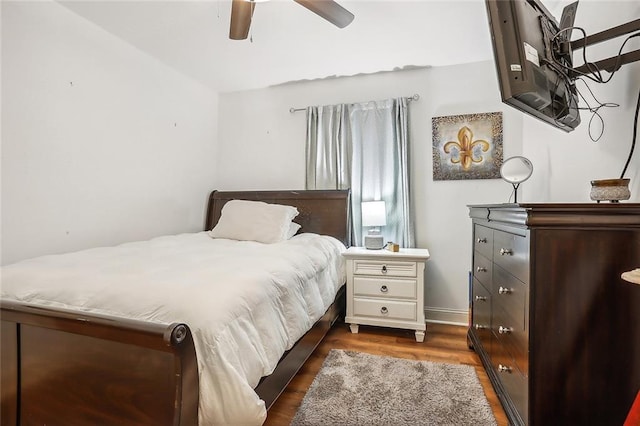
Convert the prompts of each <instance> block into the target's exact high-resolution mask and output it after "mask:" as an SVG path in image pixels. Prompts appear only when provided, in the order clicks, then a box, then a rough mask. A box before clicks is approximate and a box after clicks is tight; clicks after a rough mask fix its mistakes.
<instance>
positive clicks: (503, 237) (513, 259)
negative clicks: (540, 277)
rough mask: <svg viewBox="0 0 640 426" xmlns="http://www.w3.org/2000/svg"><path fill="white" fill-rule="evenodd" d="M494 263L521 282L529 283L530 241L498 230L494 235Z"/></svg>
mask: <svg viewBox="0 0 640 426" xmlns="http://www.w3.org/2000/svg"><path fill="white" fill-rule="evenodd" d="M493 261H494V263H495V264H497V265H500V266H501V267H503V268H504V269H505V270H506V271H508V272H509V273H510V274H511V275H513V276H515V277H517V278H518V279H520V280H521V281H524V282H529V239H528V238H526V237H523V236H520V235H515V234H510V233H508V232H504V231H498V230H496V231H495V232H494V234H493Z"/></svg>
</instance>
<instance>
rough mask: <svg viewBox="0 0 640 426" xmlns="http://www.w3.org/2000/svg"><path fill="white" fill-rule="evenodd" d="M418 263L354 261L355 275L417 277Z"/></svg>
mask: <svg viewBox="0 0 640 426" xmlns="http://www.w3.org/2000/svg"><path fill="white" fill-rule="evenodd" d="M417 270H418V267H417V264H416V262H402V261H386V262H385V261H380V260H360V259H355V260H354V261H353V274H354V275H379V276H386V277H415V276H416V275H417Z"/></svg>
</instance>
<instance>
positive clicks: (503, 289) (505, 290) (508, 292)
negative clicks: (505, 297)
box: [498, 286, 513, 294]
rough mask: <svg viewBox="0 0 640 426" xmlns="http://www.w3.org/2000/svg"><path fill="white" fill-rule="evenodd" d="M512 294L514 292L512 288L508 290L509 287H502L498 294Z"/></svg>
mask: <svg viewBox="0 0 640 426" xmlns="http://www.w3.org/2000/svg"><path fill="white" fill-rule="evenodd" d="M511 292H513V289H512V288H507V287H502V286H500V288H499V289H498V293H499V294H510V293H511Z"/></svg>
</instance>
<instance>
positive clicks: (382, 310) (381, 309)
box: [380, 306, 389, 315]
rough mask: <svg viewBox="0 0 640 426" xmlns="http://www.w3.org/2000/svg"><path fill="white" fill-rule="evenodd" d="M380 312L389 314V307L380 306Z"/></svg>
mask: <svg viewBox="0 0 640 426" xmlns="http://www.w3.org/2000/svg"><path fill="white" fill-rule="evenodd" d="M380 313H381V314H382V315H386V314H388V313H389V310H388V309H387V307H386V306H383V307H382V308H380Z"/></svg>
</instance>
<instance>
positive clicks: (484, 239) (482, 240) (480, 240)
mask: <svg viewBox="0 0 640 426" xmlns="http://www.w3.org/2000/svg"><path fill="white" fill-rule="evenodd" d="M476 241H477V242H478V243H479V244H487V239H486V238H478V239H477V240H476Z"/></svg>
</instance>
